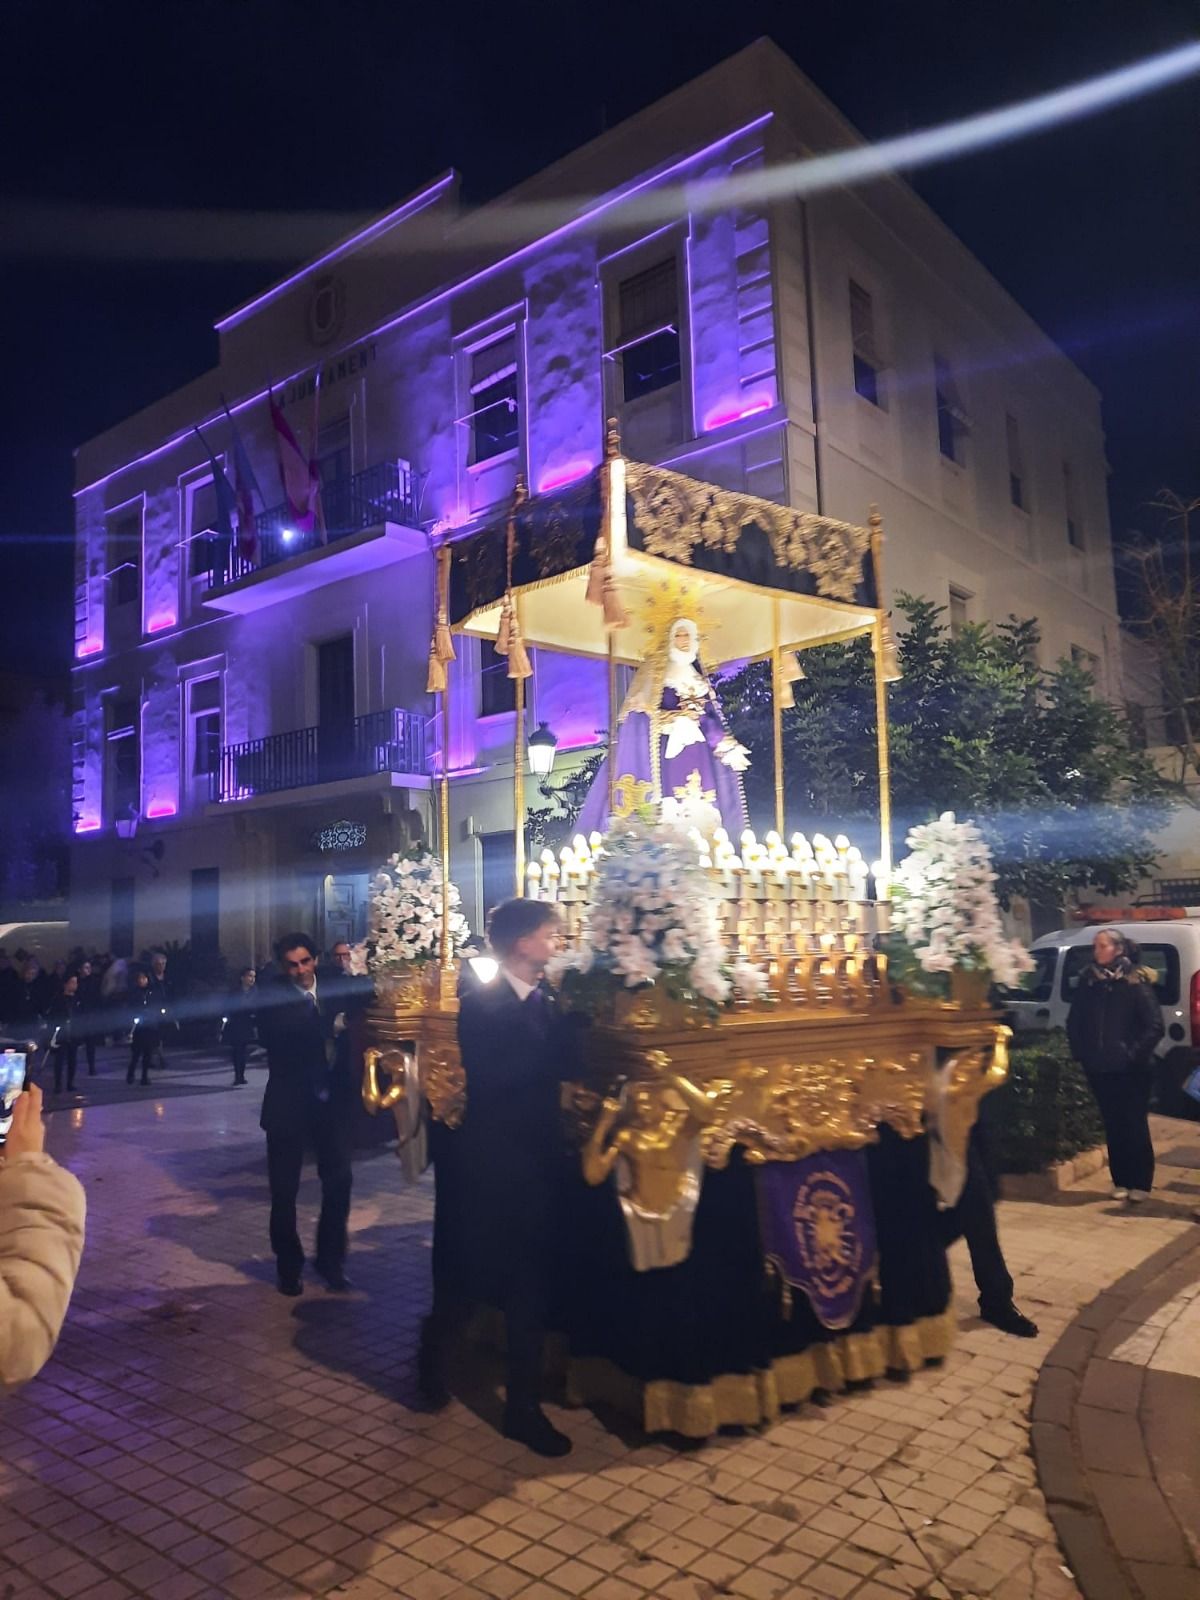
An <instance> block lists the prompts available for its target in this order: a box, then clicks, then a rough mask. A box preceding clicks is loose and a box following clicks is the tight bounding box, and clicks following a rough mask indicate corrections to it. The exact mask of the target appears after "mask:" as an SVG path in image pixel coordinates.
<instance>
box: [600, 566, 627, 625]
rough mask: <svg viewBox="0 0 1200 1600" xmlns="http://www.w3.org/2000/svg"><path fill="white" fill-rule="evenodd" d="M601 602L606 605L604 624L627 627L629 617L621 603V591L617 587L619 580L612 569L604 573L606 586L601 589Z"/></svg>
mask: <svg viewBox="0 0 1200 1600" xmlns="http://www.w3.org/2000/svg"><path fill="white" fill-rule="evenodd" d="M601 603H602V605H603V606H604V626H605V627H606V628H627V627H628V626H629V618H628V617H627V616H626V614H625V607H624V606H623V605H622V604H621V591H620V590H619V589H618V588H617V581H616V579H615V578H614V577H613V575H612V572H611V570H606V571H605V574H604V587H603V589H602V590H601Z"/></svg>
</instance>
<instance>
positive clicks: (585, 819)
mask: <svg viewBox="0 0 1200 1600" xmlns="http://www.w3.org/2000/svg"><path fill="white" fill-rule="evenodd" d="M662 709H663V711H664V713H666V714H667V715H668V716H669V715H670V713H672V712H674V711H677V710H678V709H679V696H678V695H677V694H676V692H675V690H674V689H672V688H669V687H665V688H664V689H663V691H662ZM700 732H701V733H702V734H703V735H704V742H703V743H697V744H689V745H688V746H687V748H686V749H684V750H681V751H680V752H679V754H678V755H675V756H672V757H671V758H670V760H668V759H667V756H666V754H665V750H666V745H667V739H666V736H665V734H664V735H660V736H659V748H660V750H661V751H663V752H664V754H663V755H662V792H663V798H664V799H665V800H671V799H683V798H684V797H685V795H689V794H692V793H693V792H694V791H695V789H696V787H697V781H696V779H697V777H698V779H699V795H698V796H695V797H696V798H699V799H703V800H707V801H708V803H709V804H710V805H715V806H716V808H717V809H718V811H720V813H721V825H722V827H723V828H725V830H726V832H727V833H728V834H729V837H730V838H731V839H732V840H733V841H734V847H735V849H736V848H737V841H739V840H740V838H741V835H742V830H743V828H745V827H746V826H747V817H746V797H745V794H744V792H743V789H742V779H741V774H740V773H738V772H734V771H733V770H732V769H731V768H729V767H727V766H726V765H725V763H724V762H723V761H720V760H718V759H717V757H716V756H715V755H714V753H713V752H714V751H715V750H716V747H717V745H719V744H720V742H721V740H722V739H724V738H725V737H726V735H727V734H728V732H729V730H728V729H727V728H726V726H725V723H724V721H723V719H722V717H721V709H720V707H719V706H718V704H717V699H716V696H715V695H714V694H712V693H711V692H710V694H709V696H708V700H707V702H706V704H705V709H704V711H703V713H702V714H701V717H700ZM694 775H695V776H694ZM626 779H628V782H626V781H625V780H626ZM652 799H653V789H652V786H651V778H650V718H649V717H648V716H647V715H646V713H645V712H644V711H630V712H628V713H627V714H626V716H625V719H624V721H623V722H622V723H621V727H620V730H619V732H618V733H617V762H616V793H615V804H616V815H617V816H618V817H620V816H628V815H629V813H630V812H631V811H634V810H636V808H637V807H638V806H639V805H645V804H646V803H647V802H648V801H650V800H652ZM608 822H609V818H608V757H606V758H605V759H604V761H603V762H602V763H601V765H600V769H599V771H598V772H597V773H596V776H595V777H594V778H593V779H592V787H591V788H590V790H589V791H588V797H587V799H586V800H585V801H584V803H583V810H582V811H581V812H580V813H579V818H578V820H577V822H576V824H575V830H574V831H575V832H576V833H582V834H583V835H584V837H585V838H586V837H587V836H588V835H589V834H591V833H593V832H598V833H605V832H607V830H608Z"/></svg>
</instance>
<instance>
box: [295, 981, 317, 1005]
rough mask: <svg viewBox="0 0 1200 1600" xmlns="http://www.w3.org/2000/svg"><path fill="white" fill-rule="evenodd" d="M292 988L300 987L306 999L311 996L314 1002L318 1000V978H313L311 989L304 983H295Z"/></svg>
mask: <svg viewBox="0 0 1200 1600" xmlns="http://www.w3.org/2000/svg"><path fill="white" fill-rule="evenodd" d="M292 988H293V989H298V990H299V991H300V993H301V994H302V995H303V996H304V998H305V999H306V1000H308V999H310V998H311V999H312V1000H313V1001H314V1002H315V1001H316V998H317V980H316V978H314V979H313V986H312V988H311V989H306V988H305V987H304V985H303V984H302V983H294V984H293V985H292Z"/></svg>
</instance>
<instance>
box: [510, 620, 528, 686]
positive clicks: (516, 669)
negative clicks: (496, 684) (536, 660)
mask: <svg viewBox="0 0 1200 1600" xmlns="http://www.w3.org/2000/svg"><path fill="white" fill-rule="evenodd" d="M508 676H509V677H510V678H531V677H532V676H533V668H532V667H531V666H530V665H529V657H528V655H527V654H526V652H525V641H524V640H523V639H522V638H521V635H520V634H519V633H517V632H515V631H514V633H513V637H512V643H511V644H510V645H509V647H508Z"/></svg>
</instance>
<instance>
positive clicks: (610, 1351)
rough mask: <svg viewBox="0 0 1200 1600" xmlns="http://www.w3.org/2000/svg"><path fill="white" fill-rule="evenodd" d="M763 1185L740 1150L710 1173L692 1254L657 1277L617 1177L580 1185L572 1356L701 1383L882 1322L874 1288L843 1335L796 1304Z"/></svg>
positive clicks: (564, 1323) (572, 1260)
mask: <svg viewBox="0 0 1200 1600" xmlns="http://www.w3.org/2000/svg"><path fill="white" fill-rule="evenodd" d="M754 1181H755V1180H754V1171H753V1168H752V1167H750V1166H749V1165H748V1164H747V1163H746V1161H745V1160H744V1159H743V1156H742V1152H741V1151H740V1150H735V1151H734V1152H733V1154H732V1156H731V1158H730V1161H729V1165H728V1167H726V1168H725V1169H724V1170H723V1171H712V1170H706V1171H705V1173H704V1180H703V1184H702V1186H701V1190H700V1200H699V1204H698V1205H697V1208H696V1216H695V1219H694V1227H693V1237H692V1250H691V1254H690V1255H689V1256H688V1258H687V1260H686V1261H683V1262H681V1263H680V1264H679V1265H678V1266H675V1267H662V1268H657V1269H655V1270H652V1271H649V1272H636V1271H634V1269H633V1267H632V1266H631V1264H630V1261H629V1251H628V1246H627V1243H626V1233H625V1223H624V1219H623V1217H622V1215H621V1208H620V1203H619V1201H618V1199H617V1195H616V1190H615V1189H614V1187H613V1185H612V1182H611V1180H610V1181H609V1182H607V1183H604V1184H602V1185H600V1187H599V1188H596V1189H586V1188H584V1187H583V1185H581V1184H578V1183H577V1184H576V1185H575V1186H574V1193H573V1196H572V1197H571V1199H570V1203H569V1212H570V1217H571V1224H570V1229H569V1231H570V1234H571V1240H570V1248H569V1253H568V1258H567V1263H566V1271H565V1272H564V1274H563V1276H562V1278H561V1280H560V1281H561V1283H562V1285H563V1289H564V1294H563V1297H562V1299H561V1301H560V1303H559V1304H558V1306H557V1308H556V1310H557V1319H556V1320H557V1321H558V1323H559V1325H560V1326H561V1327H562V1329H563V1331H564V1332H565V1333H566V1335H567V1338H568V1341H569V1345H570V1353H571V1356H572V1357H573V1358H574V1359H579V1360H587V1359H589V1358H593V1359H601V1360H607V1361H610V1362H612V1363H613V1364H614V1365H615V1366H616V1367H618V1368H620V1370H621V1371H622V1372H624V1373H625V1374H626V1375H627V1376H628V1377H631V1378H634V1379H636V1380H637V1381H639V1382H641V1383H653V1382H655V1381H658V1380H668V1381H671V1382H675V1383H679V1384H686V1385H689V1386H694V1387H701V1386H704V1385H706V1384H709V1383H711V1382H712V1381H713V1380H714V1379H715V1378H719V1377H725V1376H730V1375H734V1374H739V1375H741V1374H748V1373H752V1372H762V1371H765V1370H766V1369H768V1368H769V1367H771V1365H772V1364H773V1363H774V1362H775V1361H777V1360H779V1359H781V1358H783V1357H786V1356H790V1355H797V1354H799V1353H801V1352H802V1351H805V1350H809V1349H811V1348H812V1347H813V1346H815V1345H818V1344H823V1343H829V1342H831V1341H834V1340H837V1339H840V1338H843V1337H844V1336H845V1335H846V1334H848V1333H849V1334H855V1333H869V1332H870V1331H871V1329H872V1328H873V1327H874V1325H875V1322H876V1320H877V1318H876V1309H875V1305H874V1301H873V1296H872V1295H871V1294H870V1293H869V1292H868V1293H867V1294H865V1295H864V1297H863V1304H862V1306H861V1307H860V1310H859V1314H858V1316H857V1317H856V1318H855V1320H854V1322H853V1323H852V1324H851V1325H850V1326H849V1327H848V1328H842V1329H838V1330H836V1331H835V1330H832V1329H829V1328H825V1327H823V1326H822V1324H821V1323H820V1322H819V1321H818V1320H817V1318H816V1316H815V1315H814V1313H813V1311H812V1308H811V1307H810V1305H809V1303H808V1301H807V1300H806V1299H805V1298H804V1296H803V1295H802V1294H800V1293H794V1294H793V1295H792V1296H791V1304H790V1307H785V1304H784V1297H783V1295H782V1294H781V1292H780V1287H779V1283H778V1281H777V1280H776V1279H774V1278H772V1277H768V1275H767V1271H766V1264H765V1261H764V1258H763V1251H762V1242H761V1238H760V1235H759V1226H758V1205H757V1198H756V1195H755V1188H754ZM938 1309H941V1308H940V1307H939V1308H938Z"/></svg>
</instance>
